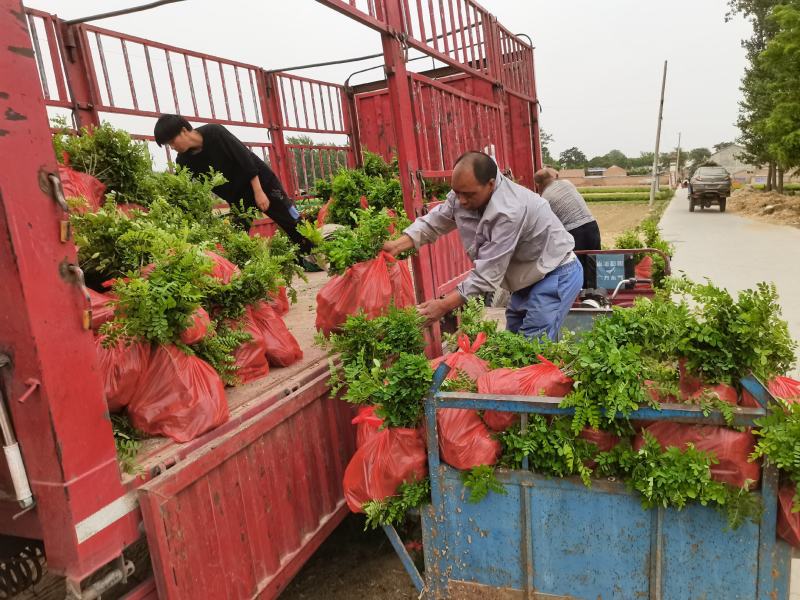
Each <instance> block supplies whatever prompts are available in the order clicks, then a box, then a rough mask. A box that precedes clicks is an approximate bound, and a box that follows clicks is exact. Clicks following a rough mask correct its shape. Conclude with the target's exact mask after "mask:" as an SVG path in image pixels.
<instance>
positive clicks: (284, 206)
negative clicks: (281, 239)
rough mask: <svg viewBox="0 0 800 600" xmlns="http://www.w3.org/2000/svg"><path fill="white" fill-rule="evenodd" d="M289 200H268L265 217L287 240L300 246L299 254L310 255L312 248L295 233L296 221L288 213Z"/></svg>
mask: <svg viewBox="0 0 800 600" xmlns="http://www.w3.org/2000/svg"><path fill="white" fill-rule="evenodd" d="M289 202H291V200H289V198H270V199H269V208H268V209H267V216H268V217H269V218H270V219H272V220H273V221H275V223H276V224H277V225H278V227H280V228H281V229H283V231H285V232H286V235H287V236H289V239H290V240H292V241H293V242H294V243H295V244H297V245H298V246H300V252H301V254H310V253H311V250H312V248H313V246H312V245H311V242H309V241H308V239H306V238H304V237H303V236H302V235H300V232H299V231H297V223H298V220H297V219H295V218H294V216H293V215H292V213H290V212H289Z"/></svg>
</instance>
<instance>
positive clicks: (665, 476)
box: [596, 432, 761, 529]
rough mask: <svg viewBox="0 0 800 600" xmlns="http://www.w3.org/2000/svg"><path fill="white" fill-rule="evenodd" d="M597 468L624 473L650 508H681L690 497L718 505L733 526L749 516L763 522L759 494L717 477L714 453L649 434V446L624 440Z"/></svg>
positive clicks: (600, 458)
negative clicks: (664, 444) (713, 474)
mask: <svg viewBox="0 0 800 600" xmlns="http://www.w3.org/2000/svg"><path fill="white" fill-rule="evenodd" d="M596 460H597V464H598V466H597V470H598V472H599V473H600V474H604V475H623V476H624V477H625V479H626V484H627V486H628V488H629V489H631V490H632V491H636V492H639V494H641V496H642V506H643V507H644V508H656V507H659V506H661V507H664V508H667V507H672V508H677V509H678V510H680V509H681V508H683V507H684V506H686V504H687V503H689V502H699V503H700V504H702V505H703V506H707V505H712V506H714V507H715V508H717V509H718V510H719V511H720V512H722V513H723V514H725V515H726V517H727V518H728V525H729V527H731V528H732V529H736V528H738V527H739V526H740V525H741V524H742V523H743V522H744V521H745V520H748V519H749V520H751V521H753V522H757V521H758V518H759V517H760V513H761V505H760V504H759V502H758V496H757V495H755V494H749V493H747V490H746V489H737V488H734V487H732V486H729V485H727V484H723V483H720V482H718V481H714V480H712V479H711V465H713V464H716V463H717V462H718V461H717V459H716V457H715V456H714V455H713V454H710V453H708V452H703V451H701V450H697V449H696V448H695V447H694V446H693V445H692V444H687V445H686V447H685V448H676V447H669V448H667V449H665V450H662V449H661V446H660V445H659V443H658V441H657V440H656V439H655V438H654V437H653V436H652V435H650V434H649V433H647V432H645V433H644V445H643V446H642V448H641V449H640V450H639V451H638V452H637V451H635V450H633V449H632V448H631V447H630V446H629V445H626V444H624V443H623V444H619V445H618V446H617V447H615V448H614V449H613V450H611V451H610V452H603V453H600V454H599V455H598V456H597V459H596Z"/></svg>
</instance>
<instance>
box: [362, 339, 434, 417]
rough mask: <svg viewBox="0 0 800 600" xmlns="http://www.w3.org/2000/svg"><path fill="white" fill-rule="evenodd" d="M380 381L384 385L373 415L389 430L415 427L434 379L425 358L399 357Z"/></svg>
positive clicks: (379, 392) (376, 401) (413, 356)
mask: <svg viewBox="0 0 800 600" xmlns="http://www.w3.org/2000/svg"><path fill="white" fill-rule="evenodd" d="M383 380H384V382H385V385H384V386H383V387H381V388H380V390H378V392H377V393H376V395H375V403H376V404H377V405H378V407H377V408H376V409H375V414H377V415H378V416H379V417H380V418H382V419H383V420H384V422H385V423H386V425H387V426H389V427H416V426H417V425H418V423H419V421H420V418H421V417H422V412H423V401H424V399H425V396H426V395H427V393H428V390H429V389H430V387H431V382H432V380H433V371H432V370H431V367H430V364H429V363H428V359H427V358H426V357H425V356H424V355H421V354H401V355H400V357H399V358H398V359H397V361H396V362H395V363H393V364H392V366H390V367H389V368H388V369H386V371H385V373H384V378H383Z"/></svg>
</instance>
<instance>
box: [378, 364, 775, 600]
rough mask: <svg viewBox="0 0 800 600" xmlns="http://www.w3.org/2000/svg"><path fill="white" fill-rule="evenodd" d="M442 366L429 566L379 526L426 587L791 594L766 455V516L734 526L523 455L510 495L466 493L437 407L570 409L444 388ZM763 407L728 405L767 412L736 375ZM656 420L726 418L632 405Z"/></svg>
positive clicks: (625, 597)
mask: <svg viewBox="0 0 800 600" xmlns="http://www.w3.org/2000/svg"><path fill="white" fill-rule="evenodd" d="M448 370H449V368H448V367H447V365H444V364H443V365H442V366H441V367H440V368H439V369H438V370H437V371H436V373H435V375H434V384H433V386H432V389H431V393H430V395H429V397H428V398H427V399H426V404H425V416H426V427H427V436H428V461H429V467H430V479H431V497H432V503H431V505H429V506H426V507H425V508H424V509H423V510H422V515H421V517H422V531H423V546H424V554H425V572H424V577H423V576H422V575H420V573H419V572H418V570H417V569H416V567H415V566H414V563H413V561H412V560H411V558H410V557H409V555H408V553H407V552H406V550H405V548H404V547H403V545H402V543H401V542H400V539H399V538H398V536H397V533H396V532H395V530H394V529H393V528H391V527H386V528H385V529H386V533H387V535H388V536H389V538H390V540H391V541H392V543H393V545H394V546H395V549H396V550H397V552H398V554H399V555H400V557H401V559H402V560H403V562H404V565H405V567H406V569H407V570H408V572H409V574H410V575H411V577H412V579H413V580H414V583H415V584H416V586H417V588H418V589H419V590H420V592H422V591H423V590H424V592H425V598H428V599H437V600H438V599H442V598H458V599H461V598H481V599H483V600H486V599H504V600H505V599H507V598H508V599H512V598H513V599H516V598H526V599H528V598H536V599H551V598H562V599H564V598H587V599H588V598H591V599H593V600H594V599H598V598H601V599H603V600H608V599H611V598H614V599H619V600H633V599H637V598H643V599H653V600H661V599H663V600H687V599H700V598H703V599H708V600H716V599H725V600H728V599H733V598H748V599H759V600H768V599H769V600H779V599H784V598H788V593H789V592H788V587H789V565H790V558H791V548H790V547H789V546H788V545H787V544H785V543H784V542H782V541H780V540H778V539H776V536H775V529H776V517H777V503H778V499H777V488H778V474H777V472H776V470H775V469H774V468H773V467H770V466H769V465H764V468H763V474H762V482H761V487H760V490H759V491H757V492H752V493H757V494H760V496H761V499H762V501H763V507H764V510H763V516H762V517H761V519H760V522H759V523H758V524H754V523H751V522H746V523H745V524H743V525H742V526H741V527H740V528H739V529H737V530H735V531H733V530H730V529H728V528H727V523H726V520H725V518H724V517H723V516H722V515H720V514H719V513H717V512H716V511H715V510H714V509H712V508H708V507H703V506H700V505H691V506H687V507H686V508H684V509H683V510H680V511H678V510H673V509H661V508H659V509H652V510H645V509H643V508H642V506H641V502H640V498H639V497H638V496H637V495H636V494H632V493H631V492H629V491H628V490H627V488H626V487H625V485H624V484H623V483H621V482H619V481H613V480H609V479H606V480H594V481H593V483H592V487H591V488H586V487H585V486H584V485H583V484H582V483H581V481H580V479H578V478H577V477H576V478H566V479H557V478H547V477H543V476H540V475H537V474H535V473H532V472H531V471H530V470H528V468H527V466H528V465H527V464H523V468H522V469H519V470H504V469H497V478H498V479H499V480H500V481H501V483H502V484H503V485H504V486H505V489H506V492H507V493H506V494H505V495H501V494H495V493H489V494H488V495H487V496H486V498H485V499H483V500H482V501H481V502H480V503H478V504H470V503H469V502H468V501H467V497H468V496H469V490H465V488H464V486H463V484H462V481H461V477H460V472H459V471H457V470H455V469H453V468H451V467H449V466H448V465H446V464H444V463H442V462H441V460H440V457H439V444H438V442H437V440H438V432H437V423H436V412H437V411H438V410H440V409H443V408H467V409H478V410H499V411H506V412H515V413H520V414H521V416H522V417H521V418H522V424H523V427H524V426H525V424H526V422H527V415H530V414H542V415H569V414H571V412H572V410H571V409H561V408H559V403H560V402H561V398H548V397H531V396H488V395H478V394H466V393H443V392H440V391H439V387H440V385H441V383H442V382H443V381H444V378H445V376H446V373H447V371H448ZM742 383H743V385H744V387H745V389H747V390H748V391H749V392H750V393H751V394H753V395H754V396H755V397H756V398H758V400H759V402H760V403H761V405H762V406H763V407H765V408H759V409H746V408H737V409H735V423H736V424H737V425H741V426H750V425H752V424H753V420H754V419H757V418H758V417H760V416H763V415H765V414H766V406H767V401H768V398H769V393H768V392H767V390H766V389H765V388H764V386H763V385H761V384H760V383H759V382H758V381H756V380H755V379H754V378H747V379H746V380H743V381H742ZM631 418H635V419H647V420H652V421H660V420H669V421H674V422H680V423H702V424H711V425H722V424H724V419H723V417H722V415H721V414H720V413H718V412H711V413H709V414H707V416H704V414H703V412H702V410H701V409H700V408H699V407H696V406H688V405H683V404H663V405H662V410H660V411H659V410H654V409H651V408H642V409H640V410H638V411H636V412H635V413H633V415H632V416H631Z"/></svg>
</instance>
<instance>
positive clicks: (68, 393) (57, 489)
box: [0, 0, 540, 598]
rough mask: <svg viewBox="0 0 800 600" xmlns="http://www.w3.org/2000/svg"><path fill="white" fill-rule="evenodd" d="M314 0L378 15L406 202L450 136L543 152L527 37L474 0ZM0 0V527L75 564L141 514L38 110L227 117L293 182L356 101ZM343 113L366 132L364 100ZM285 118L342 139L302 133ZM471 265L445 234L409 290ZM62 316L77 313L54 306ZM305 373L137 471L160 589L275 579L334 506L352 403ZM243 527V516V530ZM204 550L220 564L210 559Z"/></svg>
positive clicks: (132, 123) (306, 183) (443, 155)
mask: <svg viewBox="0 0 800 600" xmlns="http://www.w3.org/2000/svg"><path fill="white" fill-rule="evenodd" d="M321 3H322V4H326V5H328V6H330V7H332V8H334V9H336V10H338V11H340V12H344V13H346V14H348V15H349V16H351V17H353V18H355V19H357V20H359V21H361V22H362V23H365V24H367V25H368V26H369V27H371V28H373V29H375V30H377V31H379V32H380V34H381V41H382V44H383V50H384V57H385V66H386V72H387V80H388V81H387V92H386V94H385V95H386V99H385V108H386V112H385V113H384V117H385V118H384V119H383V120H382V123H383V124H385V125H386V126H387V127H386V129H385V131H383V132H381V135H383V136H384V138H385V139H391V140H392V146H393V148H394V149H396V152H397V154H398V158H399V163H400V174H401V182H402V186H403V192H404V200H405V205H406V209H407V212H408V213H409V215H410V216H412V217H415V216H418V215H420V214H422V213H423V212H424V207H423V202H422V190H421V177H433V176H447V175H448V174H449V169H450V168H451V165H452V161H453V160H454V158H455V157H456V156H458V154H460V153H461V152H463V151H465V150H468V149H472V148H475V147H480V148H482V147H485V146H493V147H494V149H495V153H496V156H497V159H498V162H499V164H500V166H501V168H504V169H509V168H510V169H511V170H512V171H513V172H514V174H515V176H517V177H521V178H522V180H523V182H526V180H525V177H527V176H528V175H529V174H532V170H533V168H534V167H538V166H539V164H540V153H539V149H538V125H537V120H538V113H537V107H536V101H535V98H536V93H535V87H534V80H533V54H532V49H531V47H530V46H528V45H527V44H524V43H523V42H521V41H520V40H519V39H517V38H515V37H514V36H512V35H511V34H510V33H509V32H508V31H507V30H505V29H504V28H502V27H501V26H500V25H499V24H498V23H497V21H496V19H495V18H494V17H492V16H491V15H490V14H489V13H487V12H486V11H485V10H484V9H482V8H481V7H480V6H479V5H478V4H476V3H475V2H472V1H471V0H427V1H426V2H423V1H422V0H416V1H415V2H414V1H408V0H364V1H363V2H362V1H361V0H359V1H358V2H356V1H355V0H351V1H350V2H344V1H341V0H321ZM0 8H2V12H1V13H0V28H2V29H3V31H4V32H7V33H6V34H5V35H6V39H7V40H8V42H7V44H6V45H5V46H4V47H3V48H2V49H0V80H1V81H3V82H14V87H13V89H8V90H6V89H2V90H0V92H2V93H0V114H2V115H4V119H5V120H4V121H3V122H1V123H0V151H1V152H2V157H1V158H2V161H3V163H2V164H4V165H6V168H8V165H13V169H14V176H13V177H3V178H2V181H0V230H1V232H2V235H0V246H2V245H5V246H7V247H5V248H3V247H0V269H2V270H1V271H0V272H2V273H3V278H4V283H5V285H4V286H2V290H0V298H2V302H3V304H2V305H3V306H4V307H6V306H8V307H10V308H9V309H7V310H6V311H5V314H4V315H3V317H4V318H0V352H2V353H4V354H6V355H8V356H10V358H11V366H10V367H5V368H2V370H0V377H2V389H3V394H4V395H5V397H6V398H25V402H24V403H16V402H9V405H10V407H11V412H12V417H13V421H14V425H15V427H16V429H17V434H18V437H19V439H20V442H21V444H22V446H23V452H24V457H25V461H26V466H27V467H28V472H29V475H30V479H31V483H32V486H33V490H34V494H35V496H36V498H37V501H38V505H37V508H36V510H35V511H30V512H28V513H25V514H24V515H22V516H20V517H19V518H18V519H16V520H12V519H11V518H10V514H11V511H12V509H13V505H11V504H9V503H7V502H5V501H4V502H2V503H0V510H2V511H3V513H4V514H5V515H8V516H9V518H3V519H2V520H0V526H1V527H2V528H3V532H4V533H13V534H17V535H28V536H34V537H41V538H42V539H44V540H45V543H46V550H47V557H48V563H49V567H50V569H51V570H53V571H56V572H60V573H64V574H66V575H68V576H69V577H71V578H74V579H80V578H82V577H84V576H86V575H88V574H90V573H92V572H93V571H95V570H96V569H97V568H99V567H100V566H102V565H103V564H105V563H107V562H109V561H110V560H112V559H114V558H115V557H117V556H119V554H120V552H121V551H122V550H123V549H124V547H126V546H127V545H129V544H130V543H132V542H133V541H134V540H135V539H136V537H137V523H138V521H139V517H138V510H137V508H136V504H135V497H134V498H133V503H132V501H131V497H130V496H126V495H125V489H124V488H123V486H122V484H121V482H120V478H119V473H118V470H117V465H116V459H115V458H116V457H115V453H114V445H113V440H112V436H111V429H110V427H109V426H108V421H107V420H106V419H105V412H106V407H105V401H104V399H103V396H102V386H101V384H100V381H99V375H98V370H97V367H96V364H95V363H96V358H95V353H94V347H93V345H92V343H91V337H90V334H89V333H88V332H85V331H83V330H82V329H81V327H80V319H79V315H80V313H81V310H82V309H83V307H84V304H83V302H84V299H83V297H82V295H81V292H80V290H79V286H76V285H74V283H73V282H76V281H77V280H76V278H75V271H74V269H73V268H72V267H71V266H70V265H76V257H75V253H74V248H73V246H72V245H71V244H69V243H64V242H62V241H61V239H60V235H59V233H60V232H61V231H64V228H62V227H61V226H60V222H62V221H64V220H65V219H66V215H65V214H64V213H63V212H62V210H61V208H59V207H58V204H56V203H55V202H54V201H53V199H52V190H51V186H50V184H49V183H48V182H49V179H48V177H47V175H48V174H52V173H55V161H54V160H53V158H52V155H51V146H50V143H49V130H48V123H47V119H46V110H47V111H49V113H50V115H52V114H55V113H61V114H70V115H71V116H72V117H73V118H74V121H75V124H76V125H77V126H84V125H93V124H98V123H99V122H100V121H101V119H103V120H109V121H111V122H112V123H114V124H115V125H117V126H120V127H124V128H126V129H128V130H130V131H133V132H134V134H135V135H136V136H137V137H139V138H141V139H147V140H152V137H151V135H150V134H151V127H152V122H153V118H154V117H156V116H157V115H158V114H160V113H161V112H170V111H174V112H180V113H182V114H184V115H186V116H187V117H188V118H189V119H190V120H192V121H194V122H201V123H220V124H223V125H225V126H227V127H230V128H231V129H233V130H234V132H235V133H236V134H237V136H239V137H240V138H241V139H243V140H244V141H245V142H246V143H248V144H249V145H250V146H252V147H253V148H255V149H257V150H258V151H259V152H261V154H262V156H264V158H265V159H267V160H269V161H270V162H271V164H272V166H273V168H274V169H275V170H276V172H277V173H278V175H279V177H280V178H281V179H282V181H283V182H284V183H285V185H286V187H287V191H288V192H289V193H290V194H291V195H292V196H293V197H295V198H299V197H302V196H306V195H308V194H309V192H310V189H311V186H312V185H313V181H314V179H315V178H316V177H319V176H326V175H328V174H329V173H331V172H332V171H334V170H335V169H336V168H338V166H340V165H344V164H346V165H348V166H354V165H355V164H356V163H357V160H358V159H359V158H360V157H359V156H358V148H359V140H358V139H356V136H355V135H354V131H355V130H356V125H357V124H358V123H357V122H356V118H355V117H354V113H355V104H356V103H355V101H354V99H352V98H349V97H347V95H346V94H345V90H344V88H343V87H342V86H339V85H336V84H332V83H327V82H322V81H317V80H313V79H308V78H304V77H298V76H295V75H290V74H287V73H274V72H268V71H265V70H263V69H261V68H259V67H257V66H255V65H249V64H245V63H240V62H237V61H232V60H227V59H223V58H220V57H215V56H210V55H206V54H202V53H197V52H192V51H190V50H185V49H182V48H177V47H174V46H169V45H166V44H160V43H157V42H153V41H150V40H145V39H141V38H135V37H132V36H127V35H123V34H120V33H117V32H114V31H109V30H107V29H102V28H99V27H95V26H90V25H72V26H69V25H67V24H65V23H64V22H62V21H60V20H58V19H57V18H55V17H53V16H52V15H49V14H46V13H42V12H39V11H35V10H29V9H28V10H26V9H23V8H22V7H21V5H20V3H19V0H0ZM407 48H414V49H417V50H419V51H422V52H424V53H426V54H428V55H429V56H432V57H434V58H436V59H437V60H440V61H442V62H444V63H445V64H446V65H448V66H449V67H450V68H451V69H453V73H455V74H451V76H450V77H448V78H446V79H443V80H439V79H434V78H432V77H427V76H425V75H423V74H416V73H410V72H409V71H408V70H407V68H406V62H405V56H404V51H405V50H406V49H407ZM34 69H35V70H36V71H38V73H39V76H40V81H39V82H38V84H37V82H36V81H35V77H36V76H35V74H34V73H35V71H34ZM365 99H366V97H365ZM359 102H361V100H360V99H359ZM360 124H361V125H362V130H363V131H365V132H366V131H368V129H369V123H368V120H367V119H366V118H363V119H362V122H361V123H360ZM417 124H419V128H417V127H416V125H417ZM520 124H521V125H520ZM287 135H296V136H298V137H300V136H316V137H317V138H319V136H332V137H336V136H347V142H346V143H343V144H342V145H339V143H338V142H332V143H326V142H313V143H311V144H306V143H297V141H292V140H289V139H288V138H287ZM365 140H366V138H365ZM303 141H304V140H303ZM368 147H369V146H368ZM520 155H521V156H522V158H520ZM166 156H167V157H168V154H167V155H166ZM518 160H524V161H527V163H525V164H527V165H528V166H529V168H527V169H526V168H523V167H521V166H517V165H518V164H522V163H518V162H516V161H518ZM454 256H460V257H461V258H459V259H456V260H454V259H453V257H454ZM469 266H470V265H469V261H468V260H467V259H466V256H465V255H464V254H463V251H461V249H460V243H459V242H458V240H457V238H456V237H454V236H449V237H448V238H446V239H444V240H442V241H440V242H439V243H438V244H437V245H435V246H434V247H433V248H426V249H425V250H424V251H423V252H421V253H420V255H419V256H418V257H417V258H416V259H415V269H414V275H415V279H416V287H417V293H418V296H419V298H420V299H429V298H432V297H435V296H437V295H439V294H441V293H444V292H446V291H448V290H450V289H452V287H453V286H454V285H456V284H457V283H458V281H460V279H462V278H463V276H464V274H465V272H466V271H467V270H468V268H469ZM70 314H73V315H75V318H74V319H71V318H69V317H67V318H65V315H70ZM65 340H68V342H65ZM66 343H68V344H69V352H66V353H65V352H64V346H65V344H66ZM314 377H315V379H313V380H311V381H308V382H306V383H305V384H304V385H303V387H301V388H300V389H299V390H294V391H292V392H291V393H290V395H288V396H287V397H286V398H285V399H284V400H283V401H278V402H277V403H273V402H268V403H265V404H264V405H263V406H262V407H259V408H258V409H257V410H254V411H252V412H248V414H247V416H246V418H243V420H242V421H241V422H239V421H237V422H235V423H234V424H235V428H234V427H232V428H227V429H224V430H222V432H221V433H220V435H219V436H217V437H218V439H212V440H211V441H210V442H208V444H207V445H206V446H201V447H199V448H198V449H197V450H195V451H192V452H191V453H190V454H189V455H187V456H185V457H182V458H183V460H181V461H180V462H179V463H178V465H177V466H175V467H173V468H172V469H170V470H169V471H167V472H166V473H163V474H162V475H160V476H159V477H157V478H156V479H154V480H152V481H151V482H149V483H148V484H146V486H145V487H144V488H142V489H141V492H140V499H141V503H142V513H143V514H144V516H145V518H146V529H147V533H148V539H149V541H150V544H151V547H152V550H153V562H154V567H155V571H156V574H157V579H158V587H159V593H160V595H161V596H163V597H166V598H194V597H198V593H199V592H198V590H210V589H213V590H217V592H215V593H217V594H218V595H217V597H228V598H244V597H255V596H259V595H260V596H263V597H273V596H274V595H276V594H277V593H278V592H279V591H280V590H281V589H282V588H283V587H284V586H285V584H286V583H287V582H288V581H289V579H290V578H291V577H292V576H293V574H294V573H296V571H297V570H298V569H299V568H300V566H301V565H302V562H303V561H304V560H305V559H306V558H307V557H308V556H309V555H310V553H311V552H313V550H314V549H315V548H316V547H317V546H318V545H319V543H320V542H321V541H322V539H324V537H325V536H326V535H327V534H328V532H329V531H330V530H331V529H332V528H333V527H334V526H335V525H336V523H337V522H338V520H339V519H341V518H342V516H343V515H344V514H345V508H344V505H343V504H342V501H341V489H340V485H341V483H340V480H341V471H342V469H343V467H344V464H345V463H346V460H347V457H348V456H349V453H350V452H351V451H352V431H351V430H350V428H349V427H348V423H347V421H348V412H347V410H345V409H346V407H344V409H343V408H342V405H340V404H338V403H337V402H336V401H335V400H331V399H329V398H328V389H327V386H326V385H325V382H324V381H323V380H324V379H325V378H326V377H327V375H323V374H320V375H319V376H317V375H315V376H314ZM76 415H80V419H77V418H76ZM43 423H47V424H49V428H48V427H43V426H42V424H43ZM87 431H91V432H92V435H90V436H87V435H86V432H87ZM308 431H313V432H314V436H315V437H318V438H319V440H320V441H319V444H318V445H316V444H315V443H314V439H313V438H312V437H310V436H309V435H308V433H307V432H308ZM287 448H292V451H291V452H288V450H287ZM33 449H35V450H33ZM320 451H322V452H321V453H320ZM281 486H283V487H281ZM215 490H222V491H224V492H225V493H220V494H218V495H215V494H214V491H215ZM265 496H266V498H267V500H270V502H265V501H264V498H265ZM125 507H127V508H125ZM110 508H113V510H112V511H111V513H109V509H110ZM122 508H124V510H122V512H121V513H120V515H121V516H119V517H118V518H117V517H116V516H115V514H116V513H115V512H114V511H119V510H121V509H122ZM243 531H247V532H258V535H254V536H252V538H251V539H248V540H246V541H245V540H243V539H242V537H241V534H242V532H243ZM245 537H248V536H245ZM215 557H216V558H219V560H220V563H219V564H220V565H221V567H220V568H219V569H216V570H215V571H212V570H210V569H209V568H208V567H210V564H209V560H213V559H214V558H215ZM234 559H235V560H234ZM232 561H233V562H232ZM204 566H205V567H206V569H205V570H203V567H204ZM198 571H199V572H198ZM220 586H221V587H220Z"/></svg>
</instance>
